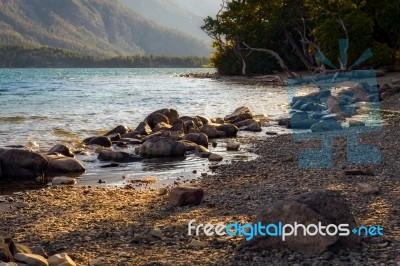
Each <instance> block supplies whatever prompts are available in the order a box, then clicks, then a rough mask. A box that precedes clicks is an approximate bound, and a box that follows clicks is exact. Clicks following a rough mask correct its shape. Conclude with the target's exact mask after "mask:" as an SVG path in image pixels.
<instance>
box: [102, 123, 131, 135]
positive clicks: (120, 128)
mask: <svg viewBox="0 0 400 266" xmlns="http://www.w3.org/2000/svg"><path fill="white" fill-rule="evenodd" d="M129 130H130V129H129V128H128V127H126V126H124V125H120V126H117V127H116V128H114V129H113V130H110V131H109V132H107V133H106V134H105V135H104V136H106V137H108V136H112V135H116V134H120V135H124V134H126V133H128V132H129Z"/></svg>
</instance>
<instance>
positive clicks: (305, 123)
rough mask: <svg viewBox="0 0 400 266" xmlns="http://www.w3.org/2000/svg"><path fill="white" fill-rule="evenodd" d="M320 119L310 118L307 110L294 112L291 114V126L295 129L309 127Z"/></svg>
mask: <svg viewBox="0 0 400 266" xmlns="http://www.w3.org/2000/svg"><path fill="white" fill-rule="evenodd" d="M317 122H318V121H317V120H315V119H313V118H310V117H309V116H308V113H306V112H294V113H292V115H291V119H290V126H291V128H293V129H309V128H310V127H311V126H312V125H314V124H315V123H317Z"/></svg>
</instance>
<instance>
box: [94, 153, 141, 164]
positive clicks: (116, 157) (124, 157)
mask: <svg viewBox="0 0 400 266" xmlns="http://www.w3.org/2000/svg"><path fill="white" fill-rule="evenodd" d="M97 159H99V160H100V161H103V162H117V163H130V162H138V161H141V160H142V159H143V158H141V157H139V156H136V155H134V154H130V153H127V152H122V151H109V150H102V151H101V152H100V153H99V156H98V157H97Z"/></svg>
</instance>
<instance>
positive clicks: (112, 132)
mask: <svg viewBox="0 0 400 266" xmlns="http://www.w3.org/2000/svg"><path fill="white" fill-rule="evenodd" d="M128 132H129V128H128V127H126V126H124V125H120V126H117V127H116V128H114V129H112V130H110V131H109V132H107V133H106V134H105V135H104V136H106V137H108V136H112V135H116V134H120V135H123V134H126V133H128ZM64 155H65V154H64Z"/></svg>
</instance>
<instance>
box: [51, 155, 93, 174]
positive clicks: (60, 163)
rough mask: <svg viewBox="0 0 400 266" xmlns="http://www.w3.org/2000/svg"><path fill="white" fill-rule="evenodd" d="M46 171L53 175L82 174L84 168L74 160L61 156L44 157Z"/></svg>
mask: <svg viewBox="0 0 400 266" xmlns="http://www.w3.org/2000/svg"><path fill="white" fill-rule="evenodd" d="M46 158H47V160H48V162H49V163H48V167H47V170H48V171H49V172H53V173H83V172H85V167H84V166H83V165H82V164H81V163H80V162H79V161H78V160H76V159H74V158H70V157H66V156H63V155H46Z"/></svg>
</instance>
